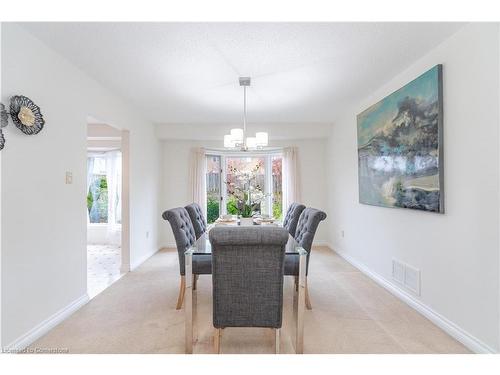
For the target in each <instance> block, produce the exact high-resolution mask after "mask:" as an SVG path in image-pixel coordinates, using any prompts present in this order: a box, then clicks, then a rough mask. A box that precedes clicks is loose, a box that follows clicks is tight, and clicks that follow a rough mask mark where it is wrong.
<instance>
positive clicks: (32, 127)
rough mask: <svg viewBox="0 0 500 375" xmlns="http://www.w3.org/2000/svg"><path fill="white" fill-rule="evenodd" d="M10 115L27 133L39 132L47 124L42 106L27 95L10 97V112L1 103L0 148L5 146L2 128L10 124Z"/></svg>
mask: <svg viewBox="0 0 500 375" xmlns="http://www.w3.org/2000/svg"><path fill="white" fill-rule="evenodd" d="M9 115H10V117H11V119H12V121H13V122H14V124H15V125H16V127H17V128H18V129H19V130H21V131H22V132H23V133H24V134H27V135H34V134H38V133H39V132H40V131H41V130H42V129H43V126H44V124H45V120H44V119H43V115H42V112H41V111H40V107H38V106H37V105H36V104H35V103H33V101H32V100H31V99H30V98H27V97H26V96H23V95H15V96H13V97H12V98H10V112H7V111H6V110H5V106H4V105H3V104H1V103H0V125H1V126H0V150H1V149H3V148H4V146H5V138H4V135H3V131H2V129H3V128H4V127H5V126H7V124H8V117H9Z"/></svg>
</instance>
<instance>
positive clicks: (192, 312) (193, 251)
mask: <svg viewBox="0 0 500 375" xmlns="http://www.w3.org/2000/svg"><path fill="white" fill-rule="evenodd" d="M218 225H226V226H227V225H229V226H236V227H238V226H246V225H260V226H267V225H275V226H280V225H281V224H280V223H272V222H267V221H264V222H262V221H259V220H252V219H250V220H244V219H238V218H234V219H233V220H227V219H226V220H221V219H218V220H217V221H216V222H215V223H213V224H212V225H211V226H210V227H209V230H210V229H211V228H213V227H214V226H218ZM288 236H289V237H288V242H287V244H286V247H285V257H288V256H296V257H299V276H298V280H297V282H296V283H295V285H294V288H293V302H292V303H293V306H292V310H293V320H294V322H293V324H292V327H293V328H294V331H295V337H294V340H293V339H292V342H293V341H294V346H295V352H296V353H297V354H302V353H303V351H304V312H305V292H306V289H305V288H306V262H307V251H306V250H304V249H303V248H302V247H301V246H300V245H299V243H298V242H297V241H296V240H295V239H294V238H293V237H292V236H291V235H288ZM211 253H212V247H211V245H210V240H209V237H208V231H207V232H205V233H204V234H202V235H201V236H200V237H199V238H198V240H196V242H194V243H193V245H192V246H190V247H189V248H188V249H187V250H186V252H185V253H184V256H185V265H186V291H185V293H186V295H185V300H184V301H185V306H184V309H185V316H186V320H185V328H186V329H185V351H186V353H187V354H192V353H193V345H194V343H195V342H196V340H197V338H196V324H195V323H196V304H197V301H196V300H197V298H196V293H197V292H196V290H194V288H193V287H194V279H193V269H192V265H193V257H196V256H200V255H209V254H211ZM292 336H293V334H292Z"/></svg>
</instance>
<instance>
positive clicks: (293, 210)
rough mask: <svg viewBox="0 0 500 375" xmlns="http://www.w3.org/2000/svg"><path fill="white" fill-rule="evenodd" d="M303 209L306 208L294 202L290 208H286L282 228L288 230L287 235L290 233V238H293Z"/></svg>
mask: <svg viewBox="0 0 500 375" xmlns="http://www.w3.org/2000/svg"><path fill="white" fill-rule="evenodd" d="M305 208H306V206H304V205H303V204H300V203H296V202H293V203H292V204H291V205H290V207H288V211H287V212H286V215H285V219H283V227H284V228H286V229H287V230H288V233H290V234H291V235H292V237H295V231H296V229H297V223H298V222H299V217H300V214H301V213H302V211H304V209H305Z"/></svg>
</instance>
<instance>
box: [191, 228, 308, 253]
mask: <svg viewBox="0 0 500 375" xmlns="http://www.w3.org/2000/svg"><path fill="white" fill-rule="evenodd" d="M186 253H190V254H193V255H195V254H212V246H211V244H210V240H209V239H208V233H204V234H202V235H201V237H200V238H198V240H197V241H196V242H195V243H194V244H193V245H192V246H191V247H190V248H189V249H188V250H187V251H186ZM285 253H286V254H297V255H307V251H305V250H304V249H303V248H302V247H301V246H300V245H299V243H298V242H297V241H296V240H295V239H294V238H293V237H292V236H291V235H290V234H289V235H288V242H287V243H286V249H285Z"/></svg>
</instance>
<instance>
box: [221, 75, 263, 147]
mask: <svg viewBox="0 0 500 375" xmlns="http://www.w3.org/2000/svg"><path fill="white" fill-rule="evenodd" d="M239 81H240V86H243V128H234V129H231V132H230V133H229V134H226V135H225V136H224V147H225V148H232V149H235V148H236V149H240V150H241V151H248V150H252V149H257V150H259V149H262V148H264V147H266V146H267V145H268V143H269V136H268V134H267V133H266V132H257V133H256V134H255V137H247V134H246V133H247V87H248V86H250V77H240V78H239Z"/></svg>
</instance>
